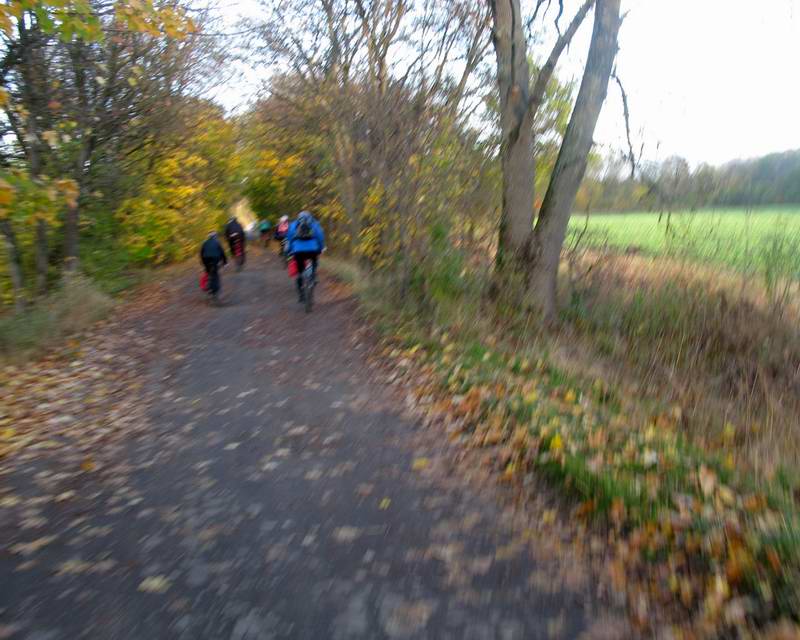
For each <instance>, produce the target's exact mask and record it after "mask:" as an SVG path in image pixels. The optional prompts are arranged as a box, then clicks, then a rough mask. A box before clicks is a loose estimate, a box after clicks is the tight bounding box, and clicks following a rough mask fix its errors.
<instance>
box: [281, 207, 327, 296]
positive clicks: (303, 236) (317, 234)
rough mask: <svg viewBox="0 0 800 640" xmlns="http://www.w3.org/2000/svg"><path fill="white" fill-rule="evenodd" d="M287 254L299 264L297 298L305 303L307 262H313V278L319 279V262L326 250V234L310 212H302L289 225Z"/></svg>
mask: <svg viewBox="0 0 800 640" xmlns="http://www.w3.org/2000/svg"><path fill="white" fill-rule="evenodd" d="M286 242H287V252H288V254H289V255H290V256H292V258H293V259H294V261H295V263H296V264H297V296H298V298H299V300H300V302H305V299H304V296H303V269H304V267H305V263H306V261H307V260H310V261H311V265H312V278H313V280H314V282H316V279H317V262H318V260H319V254H320V253H322V252H323V251H324V250H325V234H324V233H323V231H322V226H321V225H320V223H319V222H317V220H316V218H314V216H312V215H311V213H310V212H308V211H301V212H300V215H298V216H297V220H295V221H294V222H292V224H290V225H289V231H288V232H287V234H286Z"/></svg>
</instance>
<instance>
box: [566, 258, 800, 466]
mask: <svg viewBox="0 0 800 640" xmlns="http://www.w3.org/2000/svg"><path fill="white" fill-rule="evenodd" d="M583 261H585V262H591V263H592V265H593V266H594V268H593V269H592V270H591V271H590V276H589V277H587V278H586V279H585V280H584V281H582V282H580V283H578V284H577V285H576V286H575V288H574V290H573V296H572V301H571V303H570V304H569V305H568V309H569V311H568V313H567V314H566V319H567V322H566V323H565V324H564V325H563V326H562V332H561V333H560V334H559V335H558V336H556V338H555V340H554V342H555V346H554V348H553V354H554V357H556V358H557V359H558V361H559V364H560V365H561V366H565V367H567V368H568V369H570V370H573V371H583V372H586V371H592V372H593V375H595V376H596V377H602V378H605V379H607V380H610V381H612V382H613V383H615V384H618V385H620V386H621V387H623V388H625V389H627V391H628V393H629V394H634V395H638V396H642V397H643V399H645V398H649V399H651V400H652V401H653V402H660V403H662V404H672V405H675V404H677V405H679V406H680V407H681V408H682V410H683V413H684V416H685V419H684V422H685V427H686V429H687V431H688V432H689V435H691V437H692V439H693V440H694V441H696V442H699V443H700V444H702V445H706V446H714V445H716V444H725V445H727V446H733V447H734V449H735V451H736V452H737V454H738V456H739V457H740V459H741V460H742V461H746V462H747V463H749V464H750V465H752V467H753V468H754V469H755V471H756V472H757V473H758V474H759V475H767V476H769V475H771V474H772V473H773V472H774V471H775V470H776V469H777V468H778V467H779V466H780V465H781V464H783V465H787V466H796V464H797V462H798V460H800V444H798V435H800V434H798V426H800V425H798V416H800V331H798V328H797V327H798V319H800V313H798V308H797V306H796V302H795V303H794V304H793V305H792V306H786V307H782V308H780V309H776V308H775V307H773V306H772V305H770V303H769V302H768V299H767V297H766V296H765V294H764V292H763V289H760V288H759V287H758V286H757V285H756V283H754V282H752V281H748V280H746V279H744V278H742V277H741V276H737V275H736V274H733V273H730V272H725V271H719V270H716V269H713V268H710V267H703V266H698V265H690V264H688V263H682V262H678V261H674V260H669V259H664V258H647V257H642V256H631V255H613V254H606V255H603V256H599V255H598V254H596V253H594V254H591V255H586V256H584V257H583ZM644 404H645V405H647V404H648V403H647V402H645V403H644Z"/></svg>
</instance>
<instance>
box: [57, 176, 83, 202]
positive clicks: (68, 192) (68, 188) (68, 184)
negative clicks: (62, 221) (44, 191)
mask: <svg viewBox="0 0 800 640" xmlns="http://www.w3.org/2000/svg"><path fill="white" fill-rule="evenodd" d="M55 186H56V188H57V189H58V190H59V192H60V193H61V195H62V196H63V198H64V200H65V201H66V202H67V205H69V206H70V207H75V206H77V204H78V194H79V189H78V183H77V182H75V181H74V180H72V179H70V178H64V179H62V180H56V182H55Z"/></svg>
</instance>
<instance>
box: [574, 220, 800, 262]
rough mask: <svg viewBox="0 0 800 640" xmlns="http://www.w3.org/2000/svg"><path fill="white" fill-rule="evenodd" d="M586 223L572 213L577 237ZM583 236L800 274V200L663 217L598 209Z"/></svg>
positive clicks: (677, 255)
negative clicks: (790, 203) (795, 203)
mask: <svg viewBox="0 0 800 640" xmlns="http://www.w3.org/2000/svg"><path fill="white" fill-rule="evenodd" d="M585 224H587V218H586V216H585V215H580V214H574V215H573V217H572V221H571V231H572V234H573V237H574V235H575V234H580V232H581V230H582V229H583V228H584V225H585ZM584 242H586V243H588V244H591V245H594V246H601V245H605V244H608V245H609V246H611V247H613V248H617V249H622V250H635V251H637V252H640V253H643V254H647V255H653V256H662V255H665V256H670V257H674V258H679V259H689V260H692V261H698V262H704V263H713V264H718V265H722V266H727V267H732V268H734V269H736V270H737V271H742V272H753V271H762V272H763V271H764V270H765V269H772V270H778V271H780V274H781V275H785V276H790V277H793V278H800V206H793V207H771V208H761V209H753V210H750V211H746V210H744V209H714V210H703V211H696V212H688V211H684V212H677V213H673V214H672V215H671V216H669V217H668V216H667V215H666V214H664V215H662V216H661V220H659V215H658V214H657V213H652V212H637V213H595V214H589V217H588V230H587V233H586V235H585V236H584Z"/></svg>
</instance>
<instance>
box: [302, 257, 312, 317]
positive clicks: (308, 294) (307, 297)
mask: <svg viewBox="0 0 800 640" xmlns="http://www.w3.org/2000/svg"><path fill="white" fill-rule="evenodd" d="M303 301H304V302H305V305H306V313H311V309H312V307H313V306H314V271H313V269H312V267H311V265H310V264H309V266H307V267H306V268H305V269H304V270H303Z"/></svg>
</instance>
